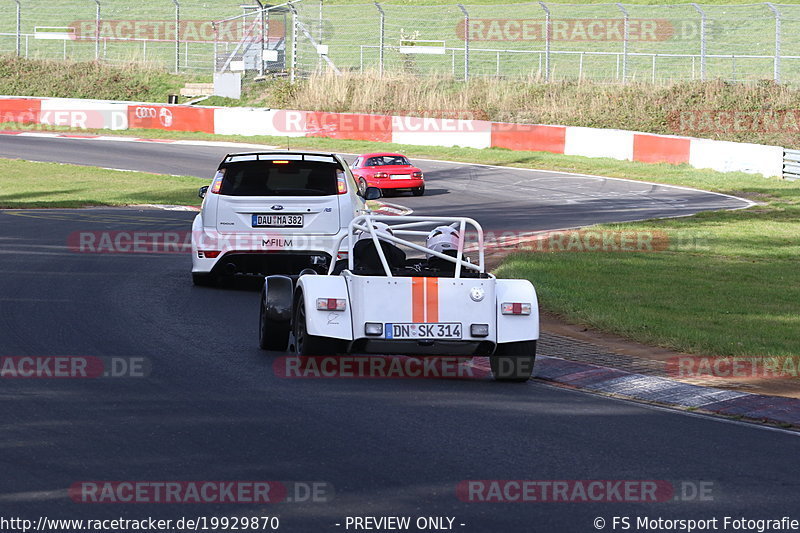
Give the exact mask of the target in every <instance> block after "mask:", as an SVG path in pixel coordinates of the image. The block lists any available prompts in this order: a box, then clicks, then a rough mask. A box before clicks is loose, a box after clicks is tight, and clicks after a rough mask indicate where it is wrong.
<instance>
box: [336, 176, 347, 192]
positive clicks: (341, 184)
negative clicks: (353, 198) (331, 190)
mask: <svg viewBox="0 0 800 533" xmlns="http://www.w3.org/2000/svg"><path fill="white" fill-rule="evenodd" d="M336 193H337V194H345V193H347V180H346V179H345V177H344V176H339V177H338V178H336Z"/></svg>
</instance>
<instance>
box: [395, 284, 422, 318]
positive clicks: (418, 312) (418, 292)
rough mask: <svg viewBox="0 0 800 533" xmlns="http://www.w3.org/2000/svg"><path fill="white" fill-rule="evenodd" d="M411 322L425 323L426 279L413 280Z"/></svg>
mask: <svg viewBox="0 0 800 533" xmlns="http://www.w3.org/2000/svg"><path fill="white" fill-rule="evenodd" d="M387 303H388V302H387ZM411 321H412V322H415V323H421V322H425V278H411Z"/></svg>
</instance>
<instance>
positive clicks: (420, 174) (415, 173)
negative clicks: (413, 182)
mask: <svg viewBox="0 0 800 533" xmlns="http://www.w3.org/2000/svg"><path fill="white" fill-rule="evenodd" d="M411 177H412V178H422V172H412V173H411Z"/></svg>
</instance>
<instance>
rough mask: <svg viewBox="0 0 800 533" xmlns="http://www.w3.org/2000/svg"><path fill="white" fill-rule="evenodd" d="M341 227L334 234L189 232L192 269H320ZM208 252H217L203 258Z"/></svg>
mask: <svg viewBox="0 0 800 533" xmlns="http://www.w3.org/2000/svg"><path fill="white" fill-rule="evenodd" d="M343 233H346V230H341V231H340V232H339V233H338V234H335V235H299V234H287V235H286V236H284V237H279V238H276V237H275V236H274V235H269V236H266V235H264V236H261V235H258V234H256V233H253V234H219V232H217V231H216V230H205V229H202V230H199V231H193V232H192V272H194V273H219V274H223V273H227V274H231V273H242V274H261V275H270V274H297V273H298V272H300V271H301V270H303V269H304V268H313V269H314V270H317V271H318V272H324V271H325V270H326V269H327V267H328V265H330V262H331V260H335V258H336V255H337V251H336V250H334V247H335V246H336V244H337V242H338V240H339V237H340V236H341V235H342V234H343ZM208 251H212V252H219V254H218V255H217V256H216V257H207V255H208V253H207V252H208Z"/></svg>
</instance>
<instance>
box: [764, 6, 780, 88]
mask: <svg viewBox="0 0 800 533" xmlns="http://www.w3.org/2000/svg"><path fill="white" fill-rule="evenodd" d="M767 7H768V8H770V9H771V10H772V12H773V13H775V67H774V72H773V77H774V78H775V83H780V82H781V12H780V11H778V8H777V7H776V6H774V5H772V3H770V2H767Z"/></svg>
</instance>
